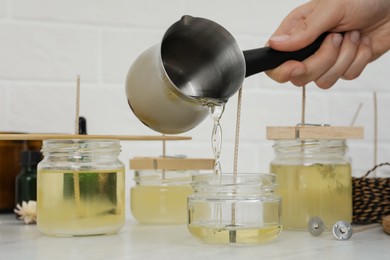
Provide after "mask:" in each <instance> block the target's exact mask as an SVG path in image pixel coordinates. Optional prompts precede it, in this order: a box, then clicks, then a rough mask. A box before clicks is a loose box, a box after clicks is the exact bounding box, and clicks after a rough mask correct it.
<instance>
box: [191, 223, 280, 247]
mask: <svg viewBox="0 0 390 260" xmlns="http://www.w3.org/2000/svg"><path fill="white" fill-rule="evenodd" d="M188 229H189V231H190V232H191V234H192V235H193V236H195V237H197V238H199V239H200V240H202V241H205V242H209V243H237V244H258V243H265V242H269V241H272V240H274V239H275V238H276V237H278V236H279V234H280V232H281V230H282V227H281V226H279V225H274V226H268V227H222V228H216V227H207V226H203V225H202V226H197V225H189V226H188Z"/></svg>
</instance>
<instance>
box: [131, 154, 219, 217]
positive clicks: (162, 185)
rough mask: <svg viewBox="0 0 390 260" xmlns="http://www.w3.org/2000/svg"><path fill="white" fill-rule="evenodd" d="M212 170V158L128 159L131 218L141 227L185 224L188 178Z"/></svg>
mask: <svg viewBox="0 0 390 260" xmlns="http://www.w3.org/2000/svg"><path fill="white" fill-rule="evenodd" d="M213 167H214V160H212V159H187V158H173V157H166V158H134V159H132V160H130V168H131V169H133V170H134V181H135V186H133V187H132V188H131V190H130V208H131V213H132V215H133V216H134V218H135V219H136V220H137V221H138V222H139V223H142V224H186V223H187V219H188V217H187V197H188V196H189V195H190V194H192V193H193V189H192V186H191V183H192V179H193V177H194V176H198V175H199V174H211V170H212V169H213ZM204 170H207V171H206V172H204Z"/></svg>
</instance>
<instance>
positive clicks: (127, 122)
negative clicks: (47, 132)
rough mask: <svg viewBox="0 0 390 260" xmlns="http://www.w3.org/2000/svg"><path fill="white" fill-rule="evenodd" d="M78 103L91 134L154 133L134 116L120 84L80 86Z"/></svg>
mask: <svg viewBox="0 0 390 260" xmlns="http://www.w3.org/2000/svg"><path fill="white" fill-rule="evenodd" d="M80 103H81V106H80V115H83V116H85V117H86V118H87V124H88V126H87V127H88V132H89V133H91V134H92V133H93V134H125V135H130V134H131V135H136V134H139V135H146V134H156V133H155V132H154V131H152V130H150V129H149V128H147V127H146V126H144V125H143V124H142V123H141V122H140V121H139V120H138V119H137V118H136V117H135V116H134V114H133V112H132V111H131V109H130V108H129V105H128V103H127V99H126V94H125V89H124V86H122V85H107V86H95V85H87V86H85V87H82V90H81V95H80Z"/></svg>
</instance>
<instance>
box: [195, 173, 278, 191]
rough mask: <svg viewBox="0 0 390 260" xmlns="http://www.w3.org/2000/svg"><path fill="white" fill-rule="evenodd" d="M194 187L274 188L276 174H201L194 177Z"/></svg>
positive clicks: (209, 188)
mask: <svg viewBox="0 0 390 260" xmlns="http://www.w3.org/2000/svg"><path fill="white" fill-rule="evenodd" d="M193 186H194V188H195V189H197V188H198V189H207V190H218V189H225V188H229V187H256V188H259V189H261V190H264V191H266V190H274V189H275V187H276V175H275V174H273V173H259V174H257V173H242V174H240V173H239V174H237V175H234V174H232V173H223V174H221V175H219V176H216V175H212V176H201V177H199V178H196V177H195V178H194V180H193Z"/></svg>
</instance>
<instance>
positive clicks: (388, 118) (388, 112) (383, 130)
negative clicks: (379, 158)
mask: <svg viewBox="0 0 390 260" xmlns="http://www.w3.org/2000/svg"><path fill="white" fill-rule="evenodd" d="M376 95H377V106H378V139H380V140H381V141H390V92H387V93H384V92H383V91H378V92H377V93H376ZM388 158H389V160H390V154H389V157H388Z"/></svg>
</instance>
